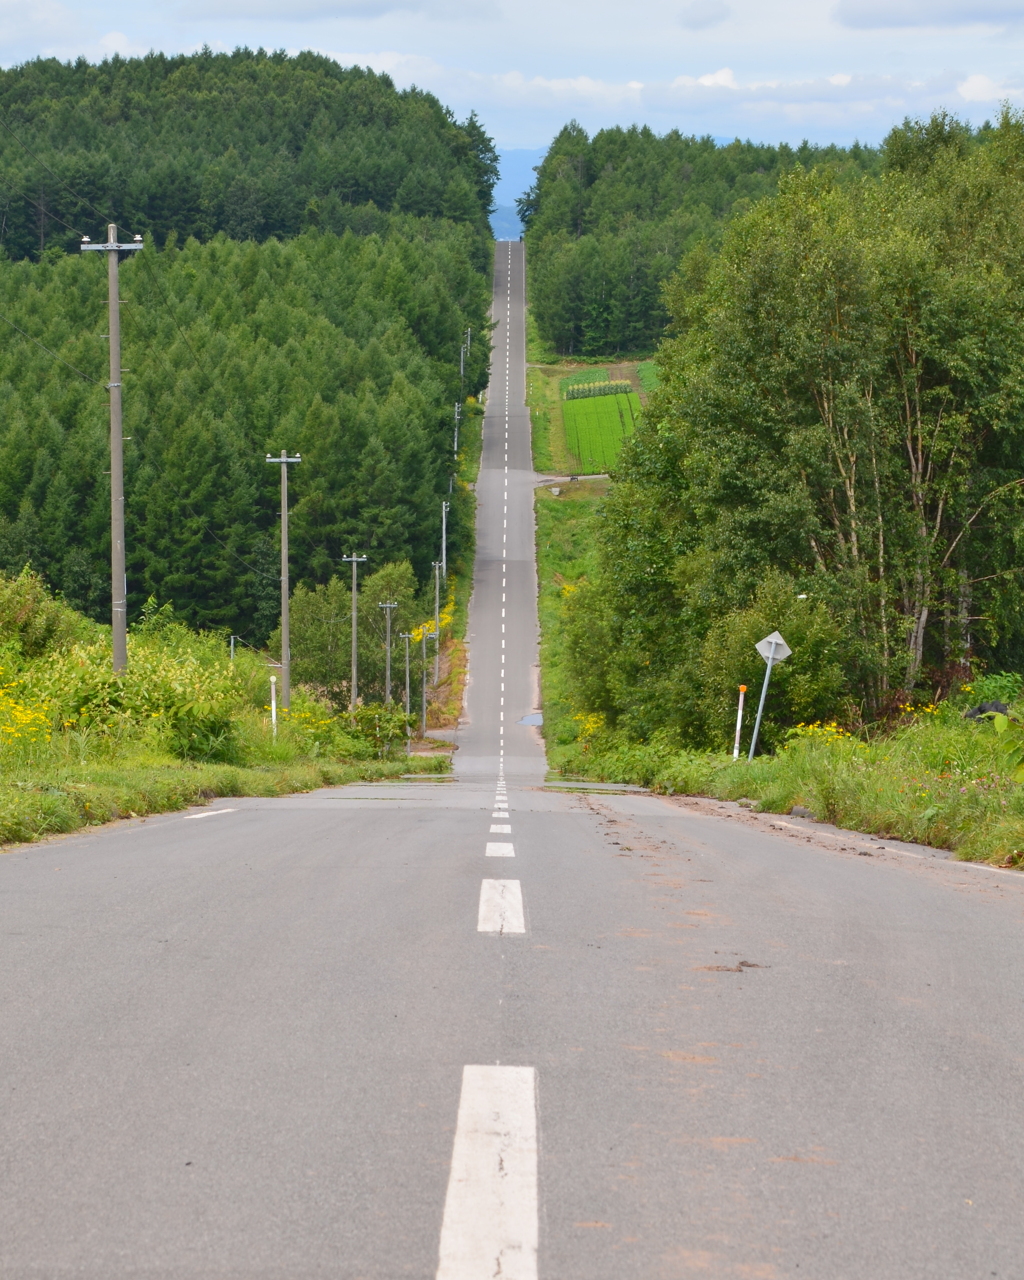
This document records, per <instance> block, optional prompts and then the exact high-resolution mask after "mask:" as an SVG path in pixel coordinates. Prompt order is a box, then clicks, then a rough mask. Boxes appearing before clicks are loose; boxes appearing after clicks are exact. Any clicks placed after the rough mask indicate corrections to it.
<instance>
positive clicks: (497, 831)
mask: <svg viewBox="0 0 1024 1280" xmlns="http://www.w3.org/2000/svg"><path fill="white" fill-rule="evenodd" d="M491 817H492V818H507V817H508V814H507V813H504V814H498V813H492V814H491ZM488 834H490V835H492V836H510V835H511V834H512V827H511V826H510V825H509V823H507V822H492V823H491V830H490V832H489V833H488Z"/></svg>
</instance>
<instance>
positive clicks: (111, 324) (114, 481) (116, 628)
mask: <svg viewBox="0 0 1024 1280" xmlns="http://www.w3.org/2000/svg"><path fill="white" fill-rule="evenodd" d="M141 248H143V241H142V237H141V236H135V237H134V238H133V240H132V241H130V242H129V243H124V244H122V243H119V242H118V239H117V226H116V224H115V223H113V222H111V223H108V224H107V239H106V243H105V244H93V243H92V241H91V240H90V239H89V237H88V236H84V237H83V238H82V243H81V251H82V252H83V253H89V252H98V253H105V254H106V255H107V316H108V326H107V327H108V329H109V331H110V332H109V334H107V335H106V336H107V338H108V340H109V344H110V349H109V355H110V363H109V368H110V377H109V381H108V382H107V391H108V392H109V393H110V597H111V631H112V639H113V668H114V673H115V674H116V675H119V674H120V673H121V672H123V671H124V670H125V668H126V667H127V665H128V581H127V571H126V564H125V545H124V436H123V419H122V408H121V297H120V287H119V273H118V266H119V264H120V263H121V261H122V260H123V259H125V258H127V257H128V256H129V255H130V254H132V253H136V252H138V250H139V249H141ZM472 339H473V331H472V329H467V330H466V336H465V342H463V344H462V347H461V348H460V351H459V384H460V394H459V401H458V403H457V404H456V406H455V450H454V452H455V456H456V458H457V457H458V453H459V423H460V420H461V417H462V402H463V400H464V399H465V390H466V359H467V357H468V356H469V353H470V348H471V343H472ZM266 460H267V462H268V463H272V464H274V465H275V466H279V467H280V468H281V665H280V690H279V691H278V693H279V698H280V704H281V706H282V708H284V709H285V710H287V709H288V708H289V707H290V705H291V617H290V612H291V611H290V604H291V591H290V583H289V574H288V468H289V466H294V465H296V464H297V463H300V462H301V461H302V457H301V455H300V454H295V456H294V457H292V456H290V455H289V453H288V450H287V449H282V450H281V453H280V455H279V456H276V455H274V454H270V453H268V454H267V458H266ZM452 479H453V481H454V475H453V477H452ZM450 489H451V486H449V491H450ZM450 507H451V504H450V503H448V502H446V501H443V502H442V503H441V559H440V560H435V561H434V563H433V569H434V630H433V631H432V632H429V633H428V631H427V628H426V625H424V626H423V628H422V629H421V639H422V643H423V696H422V708H421V721H422V729H423V731H424V732H425V731H426V727H427V641H428V640H434V641H435V642H436V648H435V653H434V683H435V684H436V683H437V680H438V676H439V668H440V636H441V579H442V578H444V580H445V581H446V582H447V579H448V512H449V510H450ZM342 561H343V562H344V563H346V564H351V565H352V682H351V688H350V699H349V706H350V710H351V711H352V713H353V714H354V713H355V709H356V706H357V705H358V699H359V684H358V681H359V660H358V650H357V626H358V619H357V612H356V602H357V595H356V590H357V580H356V574H357V567H358V565H360V564H363V563H365V561H366V556H360V555H356V553H355V552H352V553H351V554H350V555H347V556H342ZM397 607H398V602H397V601H394V600H390V601H384V602H382V603H381V604H380V605H379V608H381V609H383V610H384V611H385V615H386V623H385V626H386V632H387V638H386V641H385V648H386V658H385V677H384V684H385V701H386V702H387V703H389V704H390V702H391V615H392V613H393V611H394V610H395V609H397ZM400 638H401V639H403V640H404V641H405V711H406V714H407V715H408V714H410V713H411V707H410V694H411V689H410V675H409V641H410V640H411V639H412V633H411V632H410V633H405V632H403V633H402V635H401V637H400ZM234 642H235V637H234V636H232V637H231V656H232V658H234V647H235V645H234ZM274 683H275V686H276V683H277V680H276V678H275V680H274ZM274 701H275V710H276V702H277V697H275V699H274Z"/></svg>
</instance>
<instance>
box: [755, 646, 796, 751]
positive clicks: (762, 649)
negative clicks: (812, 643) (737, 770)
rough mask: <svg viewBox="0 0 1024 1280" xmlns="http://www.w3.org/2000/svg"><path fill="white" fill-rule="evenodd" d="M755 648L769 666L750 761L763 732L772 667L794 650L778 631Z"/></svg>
mask: <svg viewBox="0 0 1024 1280" xmlns="http://www.w3.org/2000/svg"><path fill="white" fill-rule="evenodd" d="M754 648H755V649H756V650H757V651H758V653H759V654H760V655H761V657H762V658H764V660H765V662H767V664H768V668H767V670H766V671H765V673H764V684H763V685H762V686H761V701H760V702H759V703H758V704H757V719H756V721H755V722H754V736H753V737H752V738H751V739H750V754H749V755H748V756H747V760H748V761H750V760H753V758H754V751H755V750H756V749H757V735H758V734H759V733H760V732H761V717H762V715H763V714H764V700H765V698H766V697H767V696H768V681H769V680H770V679H771V677H772V667H773V666H774V665H775V663H776V662H784V661H785V660H786V659H787V658H788V657H789V655H790V654H791V653H792V652H793V650H792V649H791V648H790V647H789V645H788V644H786V642H785V640H783V638H782V636H781V635H779V633H778V632H777V631H773V632H772V633H771V635H770V636H765V638H764V639H763V640H758V642H757V644H756V645H755V646H754Z"/></svg>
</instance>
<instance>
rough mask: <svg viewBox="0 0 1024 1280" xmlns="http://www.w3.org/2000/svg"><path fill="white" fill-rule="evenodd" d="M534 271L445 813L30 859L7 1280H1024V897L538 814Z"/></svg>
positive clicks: (637, 826) (979, 877)
mask: <svg viewBox="0 0 1024 1280" xmlns="http://www.w3.org/2000/svg"><path fill="white" fill-rule="evenodd" d="M520 255H521V248H520V246H519V245H517V244H512V245H511V246H509V245H506V244H502V245H499V246H498V272H497V278H496V296H495V311H496V317H497V318H498V319H499V321H500V324H499V328H498V330H497V333H496V348H495V371H494V378H493V380H492V387H491V395H490V398H489V403H488V416H487V422H486V437H487V439H486V446H485V454H484V470H483V473H482V475H481V482H480V488H479V493H480V499H481V538H480V562H479V565H478V577H477V590H476V594H475V596H474V601H473V608H472V612H471V624H470V625H471V631H472V633H473V649H472V667H471V671H472V684H471V686H470V691H469V699H468V705H467V711H468V719H469V723H468V724H467V725H466V726H465V727H464V729H463V731H462V736H461V749H460V751H459V753H458V757H457V758H458V760H459V768H458V772H457V775H456V778H455V779H454V780H451V781H422V782H408V783H395V784H382V785H374V786H357V787H348V788H342V789H338V790H333V791H323V792H319V793H317V794H315V795H311V796H302V797H292V798H287V799H282V800H275V801H267V800H242V801H237V800H236V801H218V802H217V803H216V805H214V806H213V807H211V808H210V809H207V810H198V811H194V812H193V813H192V814H189V815H181V814H177V815H167V816H165V817H161V818H157V819H151V820H149V821H147V822H144V823H143V822H131V823H125V824H120V825H117V826H114V827H111V828H107V829H104V830H98V831H96V832H95V833H92V834H90V835H87V836H80V837H76V838H71V839H66V840H62V841H57V842H53V843H50V844H45V845H40V846H36V847H30V848H23V849H19V850H16V851H14V852H11V853H8V854H7V855H5V856H4V857H2V858H0V892H2V894H3V900H2V901H3V912H2V939H3V941H2V954H0V959H2V965H3V968H2V973H3V982H2V987H0V1044H2V1055H3V1056H2V1061H0V1072H2V1080H3V1084H4V1088H5V1090H6V1092H7V1097H6V1099H5V1106H4V1108H3V1117H2V1122H0V1123H2V1126H3V1129H2V1133H0V1161H2V1169H3V1175H2V1176H3V1186H2V1188H0V1214H2V1217H0V1275H2V1276H3V1277H4V1280H15V1278H17V1280H21V1278H22V1277H25V1278H28V1277H32V1278H33V1280H35V1278H38V1277H55V1278H56V1277H71V1276H74V1277H89V1278H90V1280H91V1278H93V1277H95V1278H96V1280H99V1278H101V1277H102V1278H103V1280H114V1278H117V1280H120V1278H122V1277H133V1278H134V1277H144V1278H147V1280H149V1278H163V1277H166V1278H167V1280H171V1278H173V1280H178V1278H181V1280H185V1278H189V1280H191V1278H192V1277H203V1278H206V1277H217V1278H221V1277H225V1278H228V1277H230V1278H234V1277H238V1278H239V1280H241V1278H243V1277H245V1278H246V1280H248V1278H254V1280H255V1278H258V1280H305V1278H307V1277H309V1278H312V1277H318V1278H319V1277H325V1278H326V1277H331V1278H332V1280H397V1278H399V1277H417V1278H418V1280H432V1278H433V1277H438V1276H439V1277H441V1280H484V1278H485V1277H495V1276H498V1277H501V1278H502V1280H534V1277H541V1278H542V1280H655V1278H658V1277H691V1276H692V1277H698V1278H700V1277H746V1278H748V1280H750V1278H754V1280H758V1278H761V1280H765V1278H774V1277H786V1278H798V1277H814V1278H817V1280H889V1278H890V1277H891V1278H892V1280H916V1278H917V1277H936V1278H937V1280H939V1278H941V1280H951V1278H956V1280H960V1278H963V1277H972V1278H973V1277H979V1278H986V1280H987V1278H988V1277H991V1276H998V1277H1002V1278H1004V1280H1005V1278H1007V1277H1021V1276H1024V1215H1022V1213H1021V1188H1022V1187H1024V1088H1022V1085H1024V1016H1022V1014H1024V1009H1022V993H1024V959H1022V956H1024V947H1022V941H1024V881H1022V880H1021V878H1020V877H1017V876H1013V875H1009V874H999V873H998V872H995V871H989V870H984V869H978V868H971V867H959V866H957V865H955V864H950V863H947V862H943V861H941V860H938V859H927V860H925V859H917V858H914V857H912V856H910V855H909V854H903V853H892V852H885V853H877V852H876V854H875V856H873V857H871V858H867V857H860V856H858V854H857V853H855V852H853V853H850V852H840V851H838V849H825V848H821V847H817V846H816V845H814V844H805V843H804V842H803V841H802V840H796V839H793V838H789V837H787V836H786V835H785V834H783V833H773V832H770V831H765V830H763V829H760V828H754V827H751V826H748V825H744V824H743V823H741V822H739V821H738V820H735V819H733V818H730V817H728V816H717V815H715V814H710V813H701V812H695V811H692V810H688V809H685V808H683V807H681V806H680V805H678V804H674V803H672V802H671V801H668V800H662V799H657V798H654V797H649V796H642V795H629V794H615V793H606V794H601V793H594V794H573V793H564V792H559V791H556V790H552V789H550V788H545V787H544V785H543V758H542V753H541V750H540V745H539V742H538V740H537V736H536V734H535V732H534V730H533V729H532V728H530V727H529V726H522V725H520V724H519V723H518V722H519V720H520V719H521V718H522V717H523V715H524V714H527V713H529V712H530V711H532V710H533V707H534V698H535V695H534V689H533V677H532V663H533V661H534V640H535V634H536V628H535V610H534V598H535V597H534V579H533V568H532V560H531V557H530V528H531V521H532V514H531V510H530V503H529V491H530V485H531V477H530V475H529V453H528V449H527V440H526V430H527V427H526V418H525V415H524V413H523V411H522V405H521V400H522V323H521V321H522V259H521V256H520ZM509 281H511V289H509ZM509 293H510V294H511V302H509V298H508V295H509ZM506 356H507V359H508V364H507V370H508V372H507V375H506V373H505V364H504V362H505V359H506ZM506 387H507V389H508V417H507V421H508V441H509V443H508V454H509V464H508V465H509V470H508V473H507V474H508V480H507V489H508V514H507V516H506V514H505V511H504V507H505V505H506V502H505V490H506V480H505V475H506V473H505V470H504V467H505V462H504V454H505V443H504V441H505V429H506V428H505V423H506V406H505V390H506ZM499 508H500V510H499ZM506 519H508V521H509V524H508V526H507V535H508V541H507V542H506V540H505V537H506V526H505V524H504V521H505V520H506ZM502 593H503V594H504V596H505V599H504V600H501V599H499V597H500V596H501V594H502ZM502 608H504V610H505V616H504V618H502V617H501V613H500V611H501V609H502ZM503 624H504V626H505V628H506V630H505V631H504V632H503V631H502V630H501V627H502V625H503ZM502 640H504V641H505V647H504V648H502ZM503 672H504V674H502V673H503ZM502 680H504V684H505V689H504V691H502V689H501V683H502ZM502 697H504V699H505V701H504V703H502V702H501V698H502ZM502 714H504V719H502V718H501V717H502ZM506 815H507V816H506ZM493 828H499V829H498V830H493ZM504 828H510V830H505V829H504ZM488 846H493V847H491V848H490V849H488ZM505 846H511V849H509V848H508V847H505ZM851 847H852V846H851Z"/></svg>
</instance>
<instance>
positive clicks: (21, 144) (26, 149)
mask: <svg viewBox="0 0 1024 1280" xmlns="http://www.w3.org/2000/svg"><path fill="white" fill-rule="evenodd" d="M0 127H2V128H4V129H6V130H7V132H8V133H9V134H10V135H11V137H12V138H13V139H14V141H15V142H16V143H17V144H18V146H19V147H21V149H22V150H23V151H24V152H25V153H26V155H29V156H31V157H32V159H33V160H34V161H35V162H36V164H39V165H42V167H43V168H44V169H45V170H46V172H47V173H48V174H49V175H50V177H51V178H53V179H54V180H55V181H56V182H59V183H60V185H61V186H62V187H63V188H64V190H65V191H69V192H70V193H71V194H72V195H73V196H74V197H75V199H76V200H77V201H78V202H79V204H84V205H85V206H86V207H87V208H89V209H91V210H92V211H93V213H95V214H98V215H99V216H100V217H101V218H102V219H103V220H104V221H105V222H113V221H114V219H113V218H111V217H110V215H109V213H104V212H103V211H102V210H100V209H97V208H96V206H95V205H94V204H93V202H92V201H91V200H86V198H85V196H80V195H79V194H78V192H77V191H76V190H75V189H74V188H73V187H72V186H71V184H70V183H69V182H65V180H64V179H63V178H61V177H60V176H59V175H58V174H56V173H54V171H53V170H52V169H51V168H50V166H49V165H48V164H47V163H46V161H45V160H41V159H40V158H39V157H38V156H37V155H36V153H35V152H34V151H32V150H31V149H30V148H29V147H28V145H27V144H26V143H24V142H22V140H21V139H20V138H19V137H18V135H17V134H16V133H15V132H14V130H13V129H12V128H11V126H10V125H9V124H8V123H7V121H6V120H5V119H4V118H3V117H2V116H0ZM25 199H26V200H27V199H28V196H26V197H25ZM33 203H34V202H33ZM57 221H58V222H60V221H61V219H60V218H58V219H57ZM63 225H64V226H67V225H68V224H67V223H66V222H65V223H64V224H63ZM70 230H72V231H74V230H75V228H74V227H71V228H70ZM77 234H81V233H80V232H78V233H77Z"/></svg>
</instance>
